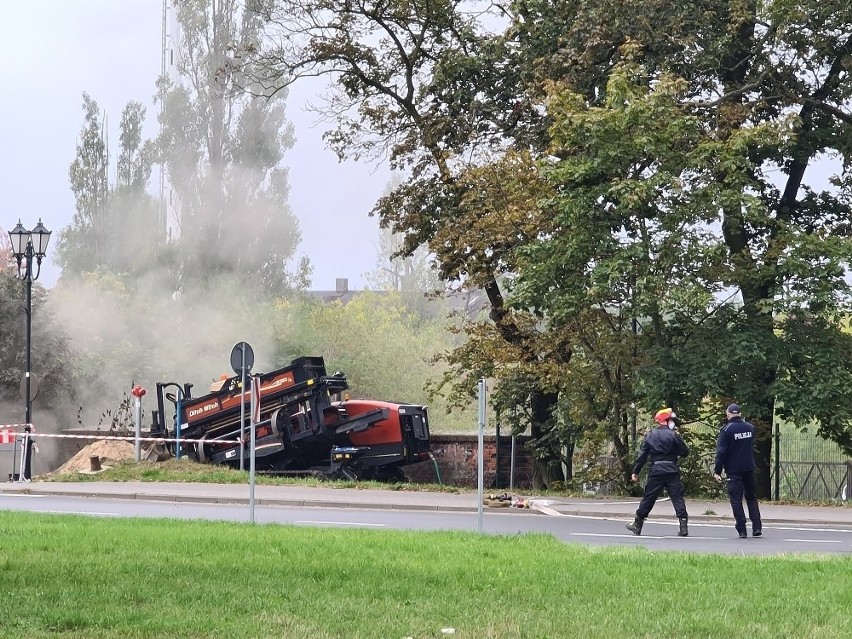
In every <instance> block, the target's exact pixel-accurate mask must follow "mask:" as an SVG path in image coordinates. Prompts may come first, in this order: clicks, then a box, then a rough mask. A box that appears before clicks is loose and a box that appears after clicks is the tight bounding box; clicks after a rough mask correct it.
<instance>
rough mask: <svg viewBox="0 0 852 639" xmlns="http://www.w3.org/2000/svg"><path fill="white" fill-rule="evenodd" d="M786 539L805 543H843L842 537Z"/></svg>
mask: <svg viewBox="0 0 852 639" xmlns="http://www.w3.org/2000/svg"><path fill="white" fill-rule="evenodd" d="M784 541H795V542H801V543H803V544H842V543H843V541H842V540H841V539H785V540H784Z"/></svg>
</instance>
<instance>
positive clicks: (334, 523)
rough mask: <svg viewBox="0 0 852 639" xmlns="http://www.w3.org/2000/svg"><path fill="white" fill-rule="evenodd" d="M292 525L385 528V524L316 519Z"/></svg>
mask: <svg viewBox="0 0 852 639" xmlns="http://www.w3.org/2000/svg"><path fill="white" fill-rule="evenodd" d="M293 523H294V524H309V525H311V526H316V525H317V524H319V525H322V526H365V527H374V528H387V526H386V525H385V524H362V523H359V522H357V521H320V520H318V519H299V520H297V521H294V522H293Z"/></svg>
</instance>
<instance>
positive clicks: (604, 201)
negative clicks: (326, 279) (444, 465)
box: [267, 0, 852, 494]
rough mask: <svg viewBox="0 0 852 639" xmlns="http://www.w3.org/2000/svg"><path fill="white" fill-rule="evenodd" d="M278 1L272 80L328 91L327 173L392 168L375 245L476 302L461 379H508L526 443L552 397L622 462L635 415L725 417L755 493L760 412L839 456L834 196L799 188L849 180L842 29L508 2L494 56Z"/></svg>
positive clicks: (447, 12)
mask: <svg viewBox="0 0 852 639" xmlns="http://www.w3.org/2000/svg"><path fill="white" fill-rule="evenodd" d="M271 4H273V5H275V7H276V8H277V10H276V11H273V12H271V13H270V14H269V16H268V17H269V18H270V19H272V20H273V21H274V22H275V24H277V25H279V26H280V27H281V28H282V33H283V35H286V37H287V39H286V41H285V40H284V39H282V40H281V41H280V42H279V43H278V46H277V47H276V48H275V49H274V50H272V51H270V55H269V56H268V58H267V59H268V60H269V61H270V62H271V63H272V64H273V65H274V66H276V68H278V69H279V70H281V72H282V74H283V75H284V76H285V79H292V78H294V77H297V76H298V75H300V74H313V73H329V74H332V75H333V76H334V77H335V78H336V80H337V82H338V84H336V85H334V86H335V87H336V88H338V89H339V90H337V91H335V92H333V94H332V96H331V98H332V99H331V106H332V107H334V108H336V113H343V114H345V115H346V117H342V118H340V119H339V120H338V126H337V128H336V129H335V130H334V131H333V132H332V133H331V134H330V135H329V140H330V142H331V143H332V145H333V146H334V148H335V149H336V150H337V152H338V153H339V154H341V155H348V156H351V157H359V156H361V155H364V154H367V153H373V154H376V153H379V154H381V153H386V154H387V155H388V156H389V157H390V158H391V161H392V162H393V163H394V164H395V165H396V166H399V167H405V168H407V169H408V171H409V179H407V180H406V181H405V183H404V184H403V185H401V186H400V187H399V188H397V189H396V190H395V191H394V192H393V193H392V194H390V195H389V196H388V197H386V198H384V199H383V200H382V201H381V202H380V203H379V204H378V206H377V209H376V210H377V212H378V213H379V214H380V215H381V216H382V221H383V223H384V224H385V225H388V226H391V227H392V228H394V230H396V231H401V232H405V233H406V242H407V243H406V247H407V249H408V250H409V251H413V250H414V249H415V248H416V247H418V246H419V245H421V244H423V243H428V246H429V248H430V250H431V251H432V252H433V253H434V254H435V255H436V259H437V263H438V265H439V268H440V272H441V274H442V276H443V277H445V278H446V279H448V280H455V281H459V282H463V283H464V284H465V285H468V286H474V287H481V288H482V289H483V290H484V291H486V294H487V296H488V299H489V301H490V303H491V317H492V320H493V323H492V324H491V325H471V326H470V327H469V330H470V333H471V336H472V337H473V339H472V340H471V342H470V343H468V344H467V345H465V346H464V347H463V348H462V349H460V350H458V351H456V352H455V353H454V354H453V355H452V356H451V361H452V362H453V363H454V364H455V365H456V366H457V371H456V372H457V373H466V375H455V376H454V377H455V378H456V380H461V381H462V382H464V383H465V384H466V386H467V388H473V385H472V383H471V382H472V381H473V379H474V378H475V377H476V376H479V375H481V374H488V375H495V376H499V377H500V378H501V379H502V380H503V381H504V384H505V390H506V391H507V394H506V395H507V397H508V398H510V400H509V401H519V400H520V399H521V398H523V399H524V400H525V405H526V407H527V408H528V414H529V418H530V421H531V423H532V424H533V429H534V431H533V432H534V434H535V435H536V437H537V439H539V440H540V441H546V440H551V439H552V437H551V436H552V434H554V433H557V435H558V430H557V429H556V428H555V427H556V423H555V420H554V419H553V417H554V411H553V409H554V407H555V406H556V405H557V402H556V398H557V397H558V396H559V395H560V394H561V395H567V396H569V397H571V398H572V401H571V404H573V405H574V406H575V407H576V413H575V415H574V416H573V417H572V420H573V421H580V420H585V421H587V422H600V423H602V424H604V425H605V427H606V428H607V429H608V430H609V432H610V435H611V441H612V444H613V445H614V446H615V448H616V451H617V453H618V454H619V456H620V457H621V458H622V461H623V460H624V458H625V457H626V455H627V445H626V444H627V441H628V432H629V430H630V429H629V426H630V422H631V417H632V418H633V419H634V420H635V415H636V410H637V409H639V408H641V407H643V406H644V408H645V409H646V410H650V409H652V408H656V407H658V406H659V405H660V403H661V402H667V403H669V402H676V403H678V404H680V405H682V406H683V411H684V412H685V413H687V414H697V413H698V412H699V407H700V405H701V402H702V401H703V400H704V399H706V398H710V399H711V400H715V401H716V402H717V403H716V404H715V407H716V409H717V410H718V409H719V408H720V407H721V403H722V402H724V401H725V400H727V399H728V398H731V397H734V398H736V399H738V400H739V401H741V402H742V403H743V404H745V405H746V407H747V410H748V412H749V415H750V416H751V417H752V418H753V419H754V421H755V422H756V423H757V425H758V430H759V434H760V437H759V438H758V459H759V470H760V473H759V477H760V485H761V488H762V492H763V493H764V494H767V493H768V487H769V473H768V468H769V460H770V452H771V440H770V438H769V437H768V432H769V429H770V427H771V424H772V421H773V418H774V416H775V415H776V414H780V415H782V416H784V417H787V418H789V419H793V420H795V421H796V422H797V423H799V424H804V423H805V421H807V420H813V419H815V420H816V421H817V423H818V424H819V428H820V431H821V432H822V433H823V434H825V435H826V436H830V437H832V438H833V439H836V440H837V441H839V442H841V443H844V442H845V443H846V444H849V437H850V436H849V432H850V431H849V429H850V417H852V415H850V414H849V409H848V406H849V405H850V404H849V402H848V401H847V394H848V392H849V390H848V389H849V388H850V384H849V383H848V380H849V375H850V372H849V368H850V364H849V359H848V357H847V354H848V352H849V345H848V336H847V335H846V334H844V333H842V332H841V331H840V329H839V326H840V322H839V318H840V317H842V315H843V314H844V313H848V311H849V291H848V287H847V284H846V282H845V281H844V279H843V276H844V271H845V269H848V266H849V261H850V245H849V221H848V220H849V213H850V211H849V202H850V181H849V178H848V176H845V175H844V174H842V173H841V174H839V175H837V176H836V178H835V179H834V180H833V182H832V183H831V184H830V185H828V186H826V185H825V184H820V183H819V181H818V180H811V181H810V182H809V181H808V180H807V179H806V177H808V176H809V173H808V172H807V171H806V169H808V167H810V166H812V165H813V164H814V162H815V161H817V160H819V159H820V158H822V157H825V156H826V155H832V154H834V155H835V156H836V157H839V158H841V160H842V162H843V166H848V157H849V151H850V139H852V136H850V134H849V131H850V129H849V123H850V122H852V116H850V114H849V112H848V110H847V104H848V99H849V92H850V90H852V87H850V81H849V77H848V71H847V67H848V60H849V59H850V47H852V45H850V41H849V39H848V33H849V28H848V27H849V24H850V20H852V13H851V12H852V10H851V9H850V8H849V7H848V6H846V5H844V4H843V3H841V2H819V3H817V2H815V1H811V2H799V3H795V4H790V3H787V2H770V3H757V2H752V1H750V0H745V1H739V0H734V1H731V2H721V3H720V2H717V1H714V2H709V1H703V2H701V1H700V2H696V3H689V4H681V5H677V4H675V5H672V4H671V3H668V2H659V1H643V2H635V3H628V4H625V3H620V2H607V1H605V2H600V3H579V4H578V3H561V2H552V1H528V0H524V1H520V2H515V3H512V4H510V5H506V6H502V7H500V9H501V10H502V11H503V12H504V14H503V15H504V19H505V21H506V28H505V30H504V31H502V32H500V33H488V32H487V31H486V30H485V29H484V28H483V25H485V24H486V23H488V20H487V19H485V20H478V18H477V15H476V14H475V13H474V12H473V9H474V7H472V5H469V4H467V5H463V4H457V3H438V4H435V3H420V2H416V1H415V2H413V3H412V2H407V3H397V2H390V3H387V2H383V3H370V2H358V3H354V4H353V3H350V2H339V1H337V0H322V1H320V0H298V1H292V0H289V1H280V2H274V3H271ZM490 24H492V25H494V24H498V25H499V24H500V23H499V21H497V22H495V21H493V20H492V21H491V22H490ZM498 28H502V27H500V26H498ZM729 296H730V298H731V300H735V301H736V304H734V303H725V302H726V300H727V299H728V297H729ZM817 353H818V355H817ZM828 371H832V372H831V373H829V372H828ZM525 391H527V392H526V393H525ZM497 397H498V398H499V397H500V395H499V394H498V395H497ZM776 399H777V400H778V401H776ZM551 450H552V449H551ZM551 460H552V457H551ZM544 461H547V460H544Z"/></svg>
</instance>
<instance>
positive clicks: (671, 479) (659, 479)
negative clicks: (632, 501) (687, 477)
mask: <svg viewBox="0 0 852 639" xmlns="http://www.w3.org/2000/svg"><path fill="white" fill-rule="evenodd" d="M663 488H665V489H666V492H668V494H669V497H671V500H672V506H674V511H675V514H676V515H677V516H678V519H687V514H686V502H684V501H683V483H682V482H681V481H680V473H662V474H659V475H649V476H648V483H647V484H645V494H644V495H642V501H641V502H639V508H638V509H637V510H636V516H637V517H639V518H640V519H645V517H647V516H648V514H649V513H650V512H651V509H652V508H653V507H654V504H655V503H656V502H657V497H659V496H660V493H661V492H663Z"/></svg>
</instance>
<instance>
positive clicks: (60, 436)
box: [0, 426, 240, 446]
mask: <svg viewBox="0 0 852 639" xmlns="http://www.w3.org/2000/svg"><path fill="white" fill-rule="evenodd" d="M0 428H2V426H0ZM6 433H7V436H14V437H23V436H24V435H27V436H28V437H32V438H36V437H45V438H48V439H99V440H108V441H130V442H135V441H137V438H136V437H134V436H133V435H129V436H120V435H66V434H59V433H14V432H11V431H6ZM138 441H140V442H180V443H182V444H201V443H203V444H228V445H233V446H236V445H238V444H239V443H240V440H239V439H185V438H183V437H182V438H180V439H178V438H176V437H139V438H138Z"/></svg>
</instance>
